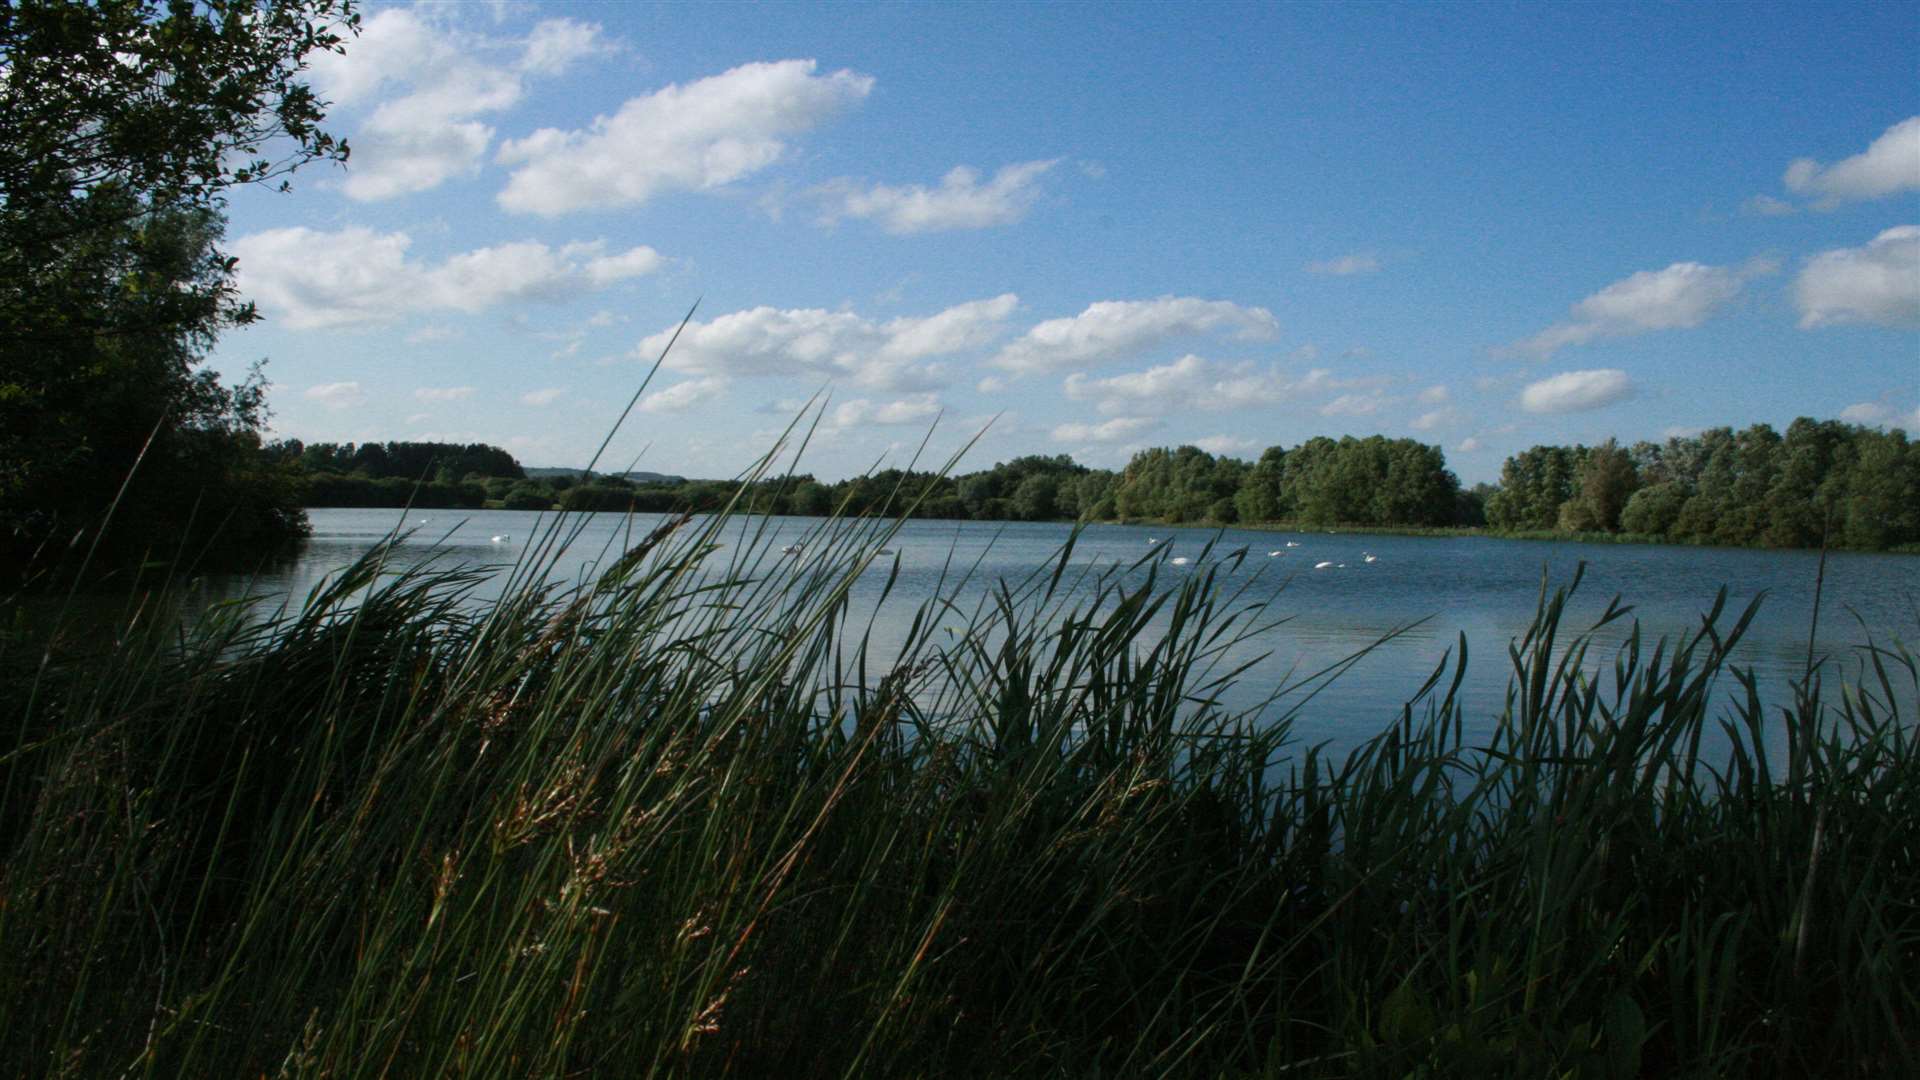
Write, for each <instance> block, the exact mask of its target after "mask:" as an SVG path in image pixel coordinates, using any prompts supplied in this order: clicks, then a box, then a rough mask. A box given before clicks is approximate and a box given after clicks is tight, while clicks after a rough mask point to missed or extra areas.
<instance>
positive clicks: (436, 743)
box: [0, 518, 1920, 1077]
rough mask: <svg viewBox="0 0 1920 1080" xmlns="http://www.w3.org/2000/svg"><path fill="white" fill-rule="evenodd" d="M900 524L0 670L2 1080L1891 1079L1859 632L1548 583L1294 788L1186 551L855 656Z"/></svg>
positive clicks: (410, 579) (1239, 638) (717, 529)
mask: <svg viewBox="0 0 1920 1080" xmlns="http://www.w3.org/2000/svg"><path fill="white" fill-rule="evenodd" d="M736 524H737V521H736ZM893 527H894V526H893V525H892V524H890V523H887V522H880V521H871V520H868V521H835V522H831V523H828V524H827V525H824V526H822V527H821V528H820V529H819V530H818V531H817V532H816V533H815V534H813V535H811V536H809V537H808V538H807V539H806V541H805V545H804V549H803V551H802V552H801V553H799V554H797V555H782V554H780V553H779V551H778V549H777V548H776V547H775V546H774V545H773V544H771V543H770V542H768V541H767V539H766V537H765V536H757V537H750V539H749V542H746V543H741V542H739V541H738V539H737V536H736V534H737V530H729V529H728V528H726V519H725V518H714V519H703V520H679V521H675V522H673V523H671V524H670V525H669V526H667V527H663V528H662V529H661V530H659V531H657V532H655V533H653V534H650V535H647V536H644V537H638V538H636V539H635V540H634V542H633V543H632V545H631V548H630V549H629V550H627V551H626V552H624V553H609V559H608V560H607V563H608V565H610V569H608V570H607V571H606V572H605V573H604V574H603V575H602V576H601V577H599V578H598V579H597V580H596V581H593V582H591V583H589V584H587V585H585V586H584V587H580V588H577V589H568V590H559V589H555V588H551V587H549V586H546V585H543V584H542V582H543V580H544V571H545V565H546V564H544V563H543V561H542V560H543V558H545V557H546V556H550V555H551V553H552V552H553V550H554V549H555V548H556V547H558V546H559V545H561V544H564V543H566V542H567V541H568V539H569V536H570V531H569V529H568V527H567V526H566V524H565V523H564V522H562V523H559V524H557V525H556V527H555V528H554V529H553V530H551V531H550V532H549V533H548V534H546V536H545V538H544V546H539V547H536V552H535V555H534V556H531V557H530V558H529V559H528V561H527V563H526V564H525V565H523V566H521V567H519V568H518V569H517V570H516V572H515V577H514V579H513V583H512V585H511V586H510V587H509V588H508V589H507V590H506V592H505V594H504V595H503V596H502V597H501V598H499V599H496V600H490V601H485V602H481V601H478V600H476V599H474V598H473V596H472V595H471V594H472V591H473V590H474V589H475V588H476V587H477V586H479V585H480V584H481V580H480V578H479V577H478V576H477V574H476V572H474V571H472V570H465V569H459V568H452V567H446V568H435V567H433V566H431V565H429V566H427V567H425V568H414V569H409V570H406V571H404V572H395V571H392V570H391V568H390V567H389V566H388V562H387V560H388V557H389V556H390V555H391V551H390V550H389V549H381V550H377V551H374V552H372V553H370V554H369V555H368V556H367V558H366V559H364V560H363V561H362V562H361V563H360V564H358V565H357V566H355V567H354V568H353V569H352V570H350V571H349V572H347V573H346V574H344V575H343V576H342V577H340V578H339V579H338V580H336V581H333V582H331V583H330V584H329V585H327V586H325V587H323V588H321V589H319V590H317V591H316V592H315V593H314V594H313V595H312V596H310V597H308V598H306V599H305V600H304V602H302V603H298V604H296V605H294V606H291V607H289V608H287V609H284V610H281V611H279V612H278V613H272V612H266V611H262V610H258V609H247V608H243V607H235V606H228V607H223V608H219V609H216V610H214V611H210V612H208V613H206V614H205V615H204V616H202V617H200V618H198V619H195V620H192V621H190V623H189V624H188V625H186V627H185V629H184V630H183V629H182V624H181V623H180V622H179V621H178V620H177V619H175V618H173V617H171V616H169V615H166V614H164V611H165V608H164V605H158V604H156V605H149V607H148V608H147V609H146V610H145V611H135V612H132V613H130V614H129V616H128V617H127V618H125V619H123V620H121V621H120V623H119V624H118V625H117V627H116V629H115V630H114V631H113V632H112V633H111V634H102V633H101V632H99V631H91V632H89V633H87V634H84V635H83V634H70V635H67V636H65V637H61V638H57V639H56V640H54V641H52V642H51V646H50V647H49V645H48V642H47V641H46V640H45V639H44V637H41V638H35V639H33V640H29V638H28V636H27V635H23V634H14V635H12V636H9V637H7V638H4V639H0V642H4V645H3V647H0V680H4V683H0V685H4V686H5V688H6V689H5V693H6V695H7V701H8V708H7V711H6V715H8V716H12V717H15V718H16V720H15V726H14V728H13V730H12V731H11V732H8V733H7V739H6V742H5V743H4V745H0V751H3V752H4V757H3V758H0V793H3V796H4V800H5V803H4V810H5V817H4V825H3V827H0V842H3V843H4V849H0V1075H7V1076H16V1075H17V1076H39V1075H70V1076H88V1077H92V1076H114V1077H119V1076H166V1077H173V1076H234V1077H240V1076H290V1077H323V1076H324V1077H360V1076H393V1077H414V1076H469V1077H507V1076H516V1077H517V1076H539V1077H546V1076H555V1077H558V1076H570V1077H572V1076H699V1077H706V1076H725V1075H734V1076H776V1075H777V1076H822V1077H826V1076H995V1075H1006V1076H1063V1077H1068V1076H1070V1077H1102V1076H1113V1077H1118V1076H1153V1075H1175V1076H1207V1077H1214V1076H1246V1077H1253V1076H1272V1077H1294V1076H1301V1077H1318V1076H1383V1077H1401V1076H1515V1077H1549V1076H1551V1077H1567V1076H1578V1077H1632V1076H1649V1077H1656V1076H1657V1077H1667V1076H1702V1077H1706V1076H1796V1077H1797V1076H1809V1075H1817V1076H1836V1077H1840V1076H1845V1077H1854V1076H1858V1077H1874V1076H1890V1075H1900V1074H1906V1075H1913V1074H1915V1073H1916V1072H1920V907H1917V906H1916V905H1917V904H1920V827H1917V826H1916V822H1920V759H1917V758H1916V752H1915V742H1914V737H1913V732H1912V727H1911V725H1912V718H1911V717H1910V716H1905V715H1902V714H1901V712H1900V711H1899V707H1898V706H1897V704H1896V703H1897V702H1901V701H1911V700H1912V698H1913V693H1914V690H1915V688H1916V670H1917V669H1916V662H1915V660H1914V658H1913V656H1912V655H1911V654H1909V653H1908V652H1906V651H1905V650H1904V649H1901V648H1899V647H1897V646H1896V647H1893V648H1875V649H1870V650H1867V651H1865V652H1863V653H1862V654H1861V657H1862V659H1861V660H1860V661H1859V662H1858V664H1857V666H1854V667H1850V668H1849V669H1848V670H1847V671H1844V672H1843V671H1840V670H1838V669H1836V668H1820V667H1817V666H1816V667H1815V668H1814V669H1813V670H1812V671H1810V673H1809V677H1808V679H1807V681H1806V683H1805V684H1804V685H1803V686H1801V687H1800V688H1799V690H1798V692H1797V693H1796V694H1795V695H1794V698H1793V700H1790V701H1771V702H1770V701H1763V700H1762V699H1761V697H1760V694H1759V692H1758V690H1757V689H1756V688H1755V686H1754V684H1753V683H1752V682H1751V680H1747V679H1745V676H1743V675H1742V674H1741V673H1740V672H1738V671H1737V670H1734V669H1732V668H1730V667H1729V666H1728V664H1727V654H1728V650H1729V649H1730V648H1731V647H1732V645H1733V644H1734V642H1735V641H1737V640H1738V638H1739V636H1740V632H1741V630H1742V629H1743V628H1744V627H1745V626H1746V624H1747V622H1748V620H1750V619H1752V618H1754V617H1756V616H1755V613H1754V612H1753V611H1752V610H1748V611H1745V612H1741V613H1738V614H1729V613H1724V612H1720V611H1718V610H1716V611H1714V612H1711V613H1708V614H1707V615H1706V616H1705V617H1704V618H1703V619H1702V621H1701V625H1700V628H1699V629H1698V631H1696V632H1695V633H1693V634H1692V635H1691V636H1689V637H1688V638H1686V639H1685V640H1682V641H1676V642H1647V641H1643V640H1641V639H1640V638H1639V637H1638V636H1637V634H1635V635H1631V636H1629V637H1628V639H1627V643H1626V644H1625V645H1624V646H1623V647H1621V648H1620V649H1619V650H1618V651H1617V652H1616V653H1610V654H1609V655H1606V656H1601V655H1598V652H1597V650H1598V649H1599V646H1598V645H1596V644H1595V637H1594V635H1593V631H1594V630H1596V629H1598V627H1574V626H1570V625H1568V624H1567V619H1566V616H1565V607H1564V603H1565V597H1566V593H1567V591H1566V590H1565V589H1562V590H1558V591H1555V592H1552V593H1551V594H1545V595H1543V599H1542V604H1541V609H1540V613H1539V616H1538V618H1537V620H1536V621H1535V623H1534V625H1533V627H1532V628H1531V629H1530V630H1529V631H1528V633H1527V634H1526V635H1525V636H1524V637H1523V638H1522V639H1520V640H1518V641H1516V642H1515V643H1514V644H1513V646H1512V651H1511V653H1510V656H1509V657H1508V658H1507V660H1508V662H1509V663H1510V664H1511V665H1512V669H1513V675H1512V684H1511V690H1510V692H1509V695H1508V703H1507V708H1506V710H1505V713H1504V715H1502V716H1501V717H1499V718H1497V723H1496V724H1494V725H1493V734H1492V735H1491V736H1490V737H1473V738H1470V737H1468V736H1467V735H1466V734H1465V732H1466V730H1467V726H1468V725H1467V721H1468V719H1469V718H1467V717H1465V716H1463V715H1462V714H1461V711H1460V709H1459V707H1458V706H1457V705H1456V702H1455V699H1454V696H1453V693H1452V689H1453V688H1455V687H1457V686H1458V681H1459V677H1460V675H1461V673H1463V672H1464V670H1465V664H1466V662H1467V657H1466V643H1465V641H1464V640H1462V642H1461V643H1460V645H1459V647H1458V649H1457V650H1456V651H1455V652H1454V653H1453V654H1452V655H1451V657H1450V658H1449V659H1448V660H1447V661H1445V662H1443V664H1442V665H1441V666H1440V667H1439V668H1438V669H1436V671H1435V672H1434V676H1433V679H1432V680H1431V681H1430V682H1429V683H1428V686H1427V688H1426V689H1425V690H1424V691H1423V692H1422V693H1421V695H1420V696H1419V697H1418V698H1417V699H1416V700H1415V701H1413V702H1411V703H1409V705H1408V706H1407V708H1406V709H1405V710H1404V712H1403V713H1402V714H1401V715H1400V716H1399V717H1397V718H1394V717H1382V718H1379V719H1380V721H1381V723H1382V725H1383V727H1384V730H1383V731H1382V732H1381V733H1380V734H1379V735H1378V736H1377V737H1375V738H1373V739H1372V740H1371V741H1369V742H1367V743H1366V744H1365V745H1364V746H1362V747H1361V748H1360V749H1359V750H1358V751H1356V752H1354V753H1353V754H1351V755H1348V756H1345V757H1344V758H1334V757H1332V756H1330V755H1329V754H1328V753H1326V752H1324V751H1322V750H1320V749H1316V748H1314V747H1309V746H1301V745H1298V744H1296V743H1294V742H1293V741H1292V740H1291V738H1290V735H1289V731H1290V725H1291V721H1292V718H1293V716H1295V715H1297V713H1298V711H1309V712H1311V711H1316V710H1337V709H1338V708H1339V705H1338V684H1337V681H1336V682H1335V683H1334V685H1333V686H1332V688H1331V689H1328V690H1326V692H1325V693H1321V694H1318V695H1317V696H1314V691H1315V690H1316V689H1319V688H1323V687H1324V686H1325V683H1326V682H1327V680H1329V679H1333V678H1334V677H1335V676H1337V674H1338V672H1337V671H1332V672H1325V673H1318V675H1317V677H1313V678H1307V679H1304V680H1302V682H1301V683H1300V684H1299V685H1298V686H1296V687H1294V688H1291V689H1290V692H1289V693H1287V694H1285V695H1282V696H1281V697H1280V698H1279V700H1277V701H1272V702H1269V703H1267V704H1266V706H1265V707H1263V708H1260V709H1254V710H1245V709H1234V708H1230V707H1228V706H1227V705H1225V704H1223V703H1222V702H1223V701H1224V700H1227V697H1228V695H1226V694H1225V693H1224V691H1225V690H1226V688H1227V687H1228V686H1229V685H1230V684H1231V683H1232V681H1233V680H1234V678H1235V676H1236V675H1237V674H1238V667H1237V666H1236V665H1239V664H1244V662H1245V661H1244V660H1240V659H1237V658H1240V657H1244V656H1246V655H1248V649H1249V645H1250V644H1252V643H1257V642H1264V641H1270V642H1271V643H1272V646H1273V647H1276V648H1284V638H1283V637H1281V636H1277V635H1274V636H1270V637H1262V636H1260V635H1262V634H1265V633H1266V632H1267V630H1268V629H1269V627H1270V624H1271V623H1272V622H1273V621H1274V617H1275V615H1276V614H1277V613H1275V612H1269V611H1266V610H1264V609H1262V608H1261V606H1260V605H1258V604H1254V603H1250V602H1247V601H1246V600H1245V599H1244V598H1243V597H1242V596H1241V595H1240V594H1238V593H1237V592H1236V591H1235V587H1236V584H1235V583H1236V582H1237V581H1239V580H1240V576H1239V575H1240V574H1241V573H1243V572H1242V571H1237V569H1236V567H1237V563H1236V560H1235V559H1234V558H1233V557H1232V556H1230V555H1222V554H1220V553H1218V552H1212V553H1209V556H1208V557H1207V558H1205V559H1204V560H1202V570H1203V572H1201V573H1197V574H1191V575H1186V576H1184V577H1183V578H1182V579H1181V580H1180V581H1179V582H1178V583H1170V582H1168V581H1166V580H1163V579H1162V578H1161V577H1160V575H1158V574H1157V573H1156V572H1155V564H1154V563H1152V562H1145V563H1143V564H1142V565H1140V566H1137V567H1133V568H1120V569H1116V570H1110V571H1105V572H1102V571H1096V570H1090V569H1085V568H1083V567H1082V566H1080V565H1079V564H1077V563H1076V562H1075V560H1074V559H1073V558H1072V551H1071V545H1069V546H1068V548H1067V549H1066V550H1064V551H1063V552H1062V553H1061V555H1060V558H1059V559H1058V561H1057V562H1056V563H1054V564H1053V565H1051V566H1048V567H1045V568H1043V569H1042V570H1041V571H1039V572H1038V573H1036V574H1035V575H1034V576H1033V577H1032V578H1031V579H1029V580H1027V581H1023V582H1008V583H1001V582H978V581H972V580H970V577H969V570H968V568H967V567H963V566H955V567H952V568H951V574H950V577H949V578H948V580H947V582H946V583H945V587H944V588H943V590H942V597H943V598H942V599H939V600H936V601H934V602H932V603H929V604H927V605H925V606H924V607H923V608H922V609H921V610H920V611H919V612H918V616H917V618H915V619H914V620H913V623H912V629H911V631H910V632H909V633H908V635H907V640H906V642H905V643H904V645H901V646H898V647H892V646H890V647H888V648H887V649H886V650H885V651H884V652H883V651H882V650H881V649H880V648H879V647H878V646H877V645H875V644H874V643H873V640H872V638H871V636H870V635H871V633H872V623H871V621H870V620H869V618H868V617H867V615H866V614H865V611H864V608H863V607H860V606H856V605H855V604H853V603H852V602H851V600H850V590H851V588H852V585H853V583H854V582H855V580H856V579H858V578H859V577H860V576H861V575H862V574H866V575H880V576H882V578H883V579H884V577H885V576H886V575H889V574H891V573H892V568H891V566H890V563H889V560H888V559H887V557H885V556H883V555H880V554H878V552H879V551H880V549H881V548H882V547H883V546H884V545H885V544H886V543H887V542H888V538H889V536H890V534H891V529H892V528H893ZM727 538H734V539H733V542H732V543H731V544H730V545H728V544H727V543H726V541H727ZM543 553H544V554H543ZM1282 596H1283V597H1284V593H1283V594H1282ZM963 598H977V599H963ZM1625 617H1627V616H1626V615H1625V613H1624V612H1622V611H1621V610H1619V609H1615V610H1611V611H1609V612H1608V613H1607V615H1606V617H1605V618H1604V619H1603V620H1602V623H1603V624H1604V623H1612V622H1614V621H1615V620H1618V619H1621V618H1625ZM1613 629H1615V628H1614V627H1609V636H1610V638H1611V634H1612V630H1613ZM1735 680H1740V681H1738V682H1735ZM1730 682H1731V683H1732V684H1733V685H1734V687H1735V689H1736V690H1739V691H1740V693H1738V694H1736V695H1735V696H1736V698H1737V699H1738V700H1737V702H1736V704H1735V706H1733V707H1732V708H1726V707H1723V706H1721V705H1717V704H1716V702H1723V701H1725V700H1726V696H1727V695H1726V693H1725V691H1726V689H1727V687H1728V686H1729V684H1730ZM16 706H17V707H16ZM1473 719H1474V720H1476V721H1479V720H1483V718H1477V717H1476V718H1473ZM1476 730H1485V729H1484V726H1482V727H1479V728H1476ZM1782 730H1784V733H1785V746H1786V750H1785V754H1784V760H1781V759H1780V758H1779V757H1778V756H1769V753H1768V752H1767V750H1766V749H1765V747H1767V746H1769V745H1777V744H1779V742H1780V738H1779V733H1780V732H1781V731H1782ZM1703 745H1712V746H1716V747H1720V748H1722V749H1715V750H1713V751H1711V752H1709V751H1706V750H1704V749H1703ZM1728 745H1730V746H1731V749H1730V750H1726V749H1724V747H1726V746H1728Z"/></svg>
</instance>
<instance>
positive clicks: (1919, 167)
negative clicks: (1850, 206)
mask: <svg viewBox="0 0 1920 1080" xmlns="http://www.w3.org/2000/svg"><path fill="white" fill-rule="evenodd" d="M1781 181H1782V182H1783V183H1785V184H1786V185H1787V190H1788V191H1791V192H1793V193H1794V194H1796V195H1805V196H1808V197H1811V198H1813V199H1815V200H1816V201H1815V202H1814V206H1816V207H1818V208H1820V209H1822V210H1826V209H1831V208H1832V207H1834V206H1837V205H1839V204H1840V203H1843V202H1856V201H1860V200H1863V199H1880V198H1885V197H1886V196H1888V195H1897V194H1899V193H1900V192H1903V191H1920V116H1913V117H1909V118H1907V119H1905V120H1902V121H1900V122H1899V123H1897V124H1895V125H1893V126H1892V127H1890V128H1888V129H1887V130H1886V131H1885V132H1883V133H1881V135H1880V137H1879V138H1877V139H1875V140H1873V143H1872V145H1870V146H1868V147H1867V148H1866V150H1864V151H1862V152H1861V153H1858V154H1855V155H1854V156H1852V157H1850V158H1847V159H1846V160H1844V161H1836V162H1834V163H1833V164H1832V165H1821V164H1820V163H1819V162H1817V161H1815V160H1813V159H1812V158H1799V159H1797V160H1796V161H1794V162H1793V163H1792V164H1791V165H1788V166H1787V171H1786V175H1784V176H1783V177H1781Z"/></svg>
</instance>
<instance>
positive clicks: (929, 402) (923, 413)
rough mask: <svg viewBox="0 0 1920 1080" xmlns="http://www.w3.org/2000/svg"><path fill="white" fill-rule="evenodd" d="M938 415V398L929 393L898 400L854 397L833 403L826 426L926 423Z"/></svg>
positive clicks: (844, 426) (847, 426)
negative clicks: (836, 403)
mask: <svg viewBox="0 0 1920 1080" xmlns="http://www.w3.org/2000/svg"><path fill="white" fill-rule="evenodd" d="M939 415H940V399H939V397H938V396H936V395H934V394H930V393H929V394H915V395H913V396H912V397H908V398H902V399H899V400H897V401H870V400H868V399H866V398H856V399H855V400H853V401H847V402H842V403H841V404H839V405H837V406H835V407H834V410H833V413H832V415H831V416H830V417H829V418H828V424H827V426H829V427H833V428H838V429H842V430H845V429H847V428H856V427H862V426H865V425H868V424H889V425H893V424H926V423H929V422H931V421H932V420H933V419H934V418H935V417H937V416H939Z"/></svg>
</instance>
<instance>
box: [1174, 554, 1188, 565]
mask: <svg viewBox="0 0 1920 1080" xmlns="http://www.w3.org/2000/svg"><path fill="white" fill-rule="evenodd" d="M1192 561H1193V560H1191V559H1189V558H1187V557H1186V556H1185V555H1181V556H1179V557H1178V558H1176V559H1174V560H1173V565H1175V566H1185V565H1187V564H1188V563H1189V562H1192Z"/></svg>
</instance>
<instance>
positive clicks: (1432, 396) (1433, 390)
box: [1420, 386, 1453, 405]
mask: <svg viewBox="0 0 1920 1080" xmlns="http://www.w3.org/2000/svg"><path fill="white" fill-rule="evenodd" d="M1451 397H1453V394H1452V393H1451V392H1450V391H1448V390H1447V388H1446V387H1444V386H1429V387H1427V388H1426V389H1425V390H1422V391H1420V404H1422V405H1444V404H1446V402H1447V401H1448V399H1450V398H1451Z"/></svg>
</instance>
